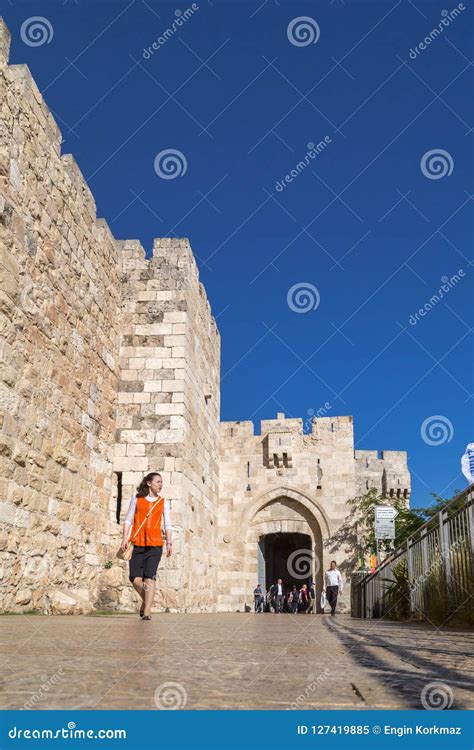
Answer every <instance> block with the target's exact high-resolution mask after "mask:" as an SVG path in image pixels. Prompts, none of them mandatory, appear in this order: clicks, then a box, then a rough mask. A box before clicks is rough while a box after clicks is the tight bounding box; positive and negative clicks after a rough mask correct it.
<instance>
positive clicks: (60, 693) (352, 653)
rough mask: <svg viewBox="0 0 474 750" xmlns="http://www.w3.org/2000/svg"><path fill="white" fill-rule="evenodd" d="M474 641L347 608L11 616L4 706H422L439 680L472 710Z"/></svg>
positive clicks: (4, 627)
mask: <svg viewBox="0 0 474 750" xmlns="http://www.w3.org/2000/svg"><path fill="white" fill-rule="evenodd" d="M472 640H473V639H472V635H471V634H470V633H466V632H460V631H443V632H439V631H436V630H434V629H433V628H432V627H430V626H425V625H412V624H398V623H388V622H380V621H376V620H372V621H363V620H351V618H350V617H349V616H348V615H340V616H336V617H335V618H331V617H329V616H321V615H295V616H292V615H288V614H282V615H275V614H259V615H255V614H253V613H251V614H239V613H229V614H195V615H192V614H183V615H177V614H158V615H154V617H153V620H152V621H151V622H142V621H141V620H140V619H139V618H138V616H132V615H113V616H103V617H100V616H95V617H41V616H28V615H18V616H4V617H0V654H1V659H2V664H3V669H2V675H1V676H2V686H1V698H0V708H23V707H24V706H25V704H27V707H34V708H41V709H44V708H48V709H54V708H58V709H156V708H157V707H164V708H166V707H171V706H173V705H177V706H179V707H180V708H188V709H207V708H219V709H233V708H240V709H258V708H262V709H263V708H267V709H287V708H292V707H293V708H302V709H311V708H334V709H338V708H352V709H353V708H358V709H365V708H422V707H423V706H422V703H421V697H420V696H421V692H422V690H423V688H425V686H427V685H429V684H430V683H432V682H437V683H442V687H440V689H439V691H438V697H440V696H441V698H443V696H447V700H450V695H452V700H453V702H452V708H468V707H471V708H472V707H473V706H474V701H473V699H472V688H473V686H474V682H473V680H472V678H471V677H470V675H472V674H473V672H474V670H473V665H472V659H470V658H469V656H468V655H469V654H470V653H472V651H473V648H472V645H473V644H472ZM470 662H471V663H470ZM167 683H175V684H173V685H169V684H167ZM155 695H156V701H157V703H156V702H155ZM427 697H428V700H433V701H434V700H436V690H435V691H434V692H433V690H432V689H431V688H430V691H428V695H427ZM157 704H158V705H157Z"/></svg>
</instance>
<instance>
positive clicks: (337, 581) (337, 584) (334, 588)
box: [324, 560, 342, 617]
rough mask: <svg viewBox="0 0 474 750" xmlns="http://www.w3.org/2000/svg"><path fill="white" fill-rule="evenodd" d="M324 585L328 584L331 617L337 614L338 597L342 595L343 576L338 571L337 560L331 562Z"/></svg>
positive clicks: (325, 575) (327, 593) (327, 595)
mask: <svg viewBox="0 0 474 750" xmlns="http://www.w3.org/2000/svg"><path fill="white" fill-rule="evenodd" d="M324 583H325V584H326V599H327V603H328V604H329V606H330V607H331V615H332V616H333V617H334V615H335V614H336V604H337V596H338V594H341V593H342V576H341V574H340V572H339V571H338V569H337V563H336V561H335V560H331V567H330V568H329V570H326V572H325V574H324Z"/></svg>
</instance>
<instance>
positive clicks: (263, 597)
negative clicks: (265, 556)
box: [253, 560, 343, 616]
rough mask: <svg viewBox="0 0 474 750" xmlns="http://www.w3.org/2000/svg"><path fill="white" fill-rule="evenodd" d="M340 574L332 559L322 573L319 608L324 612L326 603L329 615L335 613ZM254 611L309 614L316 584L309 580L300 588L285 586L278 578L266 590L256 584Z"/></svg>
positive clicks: (312, 604)
mask: <svg viewBox="0 0 474 750" xmlns="http://www.w3.org/2000/svg"><path fill="white" fill-rule="evenodd" d="M342 586H343V583H342V576H341V573H340V571H339V570H338V568H337V563H336V561H335V560H332V562H331V566H330V568H329V570H326V572H325V573H324V588H323V590H322V592H321V598H320V608H321V610H322V611H323V612H324V608H325V606H326V604H329V606H330V608H331V615H333V616H334V615H335V614H336V605H337V597H338V595H339V594H340V593H341V592H342ZM253 596H254V609H255V612H257V613H260V612H275V613H277V614H278V613H280V612H291V613H292V614H298V613H300V614H311V612H315V610H316V607H315V604H316V584H315V582H314V581H311V583H310V585H309V586H308V585H307V584H306V583H303V584H302V586H300V588H298V587H297V586H296V585H295V584H293V585H291V586H286V587H285V585H284V584H283V580H282V579H281V578H279V579H278V580H277V582H276V583H273V584H272V585H271V586H270V588H269V589H267V591H264V590H263V588H262V586H261V584H260V583H259V584H257V586H256V588H255V589H254V592H253Z"/></svg>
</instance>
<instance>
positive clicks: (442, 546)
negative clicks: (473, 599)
mask: <svg viewBox="0 0 474 750" xmlns="http://www.w3.org/2000/svg"><path fill="white" fill-rule="evenodd" d="M438 521H439V550H440V555H441V570H442V575H443V577H444V585H445V591H446V598H447V604H448V611H449V612H450V611H451V600H452V592H451V555H450V550H449V536H448V534H449V532H448V516H447V512H446V510H444V509H443V510H440V511H439V513H438Z"/></svg>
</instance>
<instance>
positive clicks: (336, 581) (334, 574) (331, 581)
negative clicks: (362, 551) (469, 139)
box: [324, 570, 342, 591]
mask: <svg viewBox="0 0 474 750" xmlns="http://www.w3.org/2000/svg"><path fill="white" fill-rule="evenodd" d="M324 582H325V584H326V586H339V590H340V591H342V576H341V574H340V573H339V571H338V570H326V572H325V574H324Z"/></svg>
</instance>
